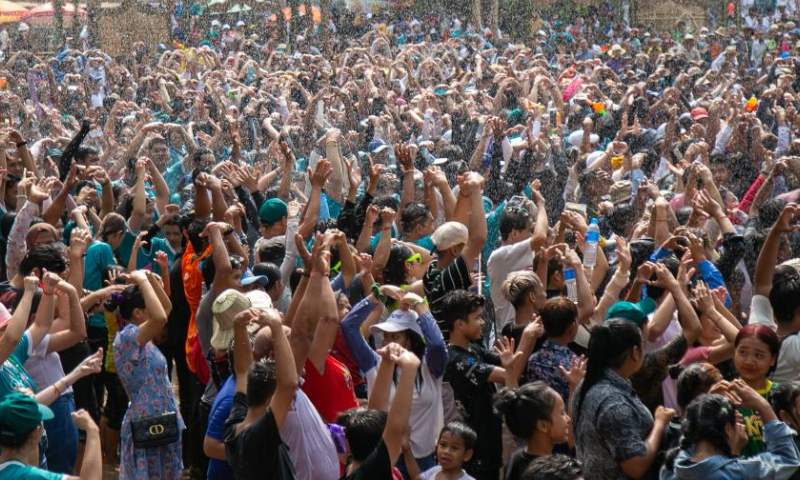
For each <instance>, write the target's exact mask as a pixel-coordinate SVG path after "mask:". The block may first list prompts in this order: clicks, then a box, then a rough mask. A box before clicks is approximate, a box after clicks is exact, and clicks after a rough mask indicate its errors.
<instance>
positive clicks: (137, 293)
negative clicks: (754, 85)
mask: <svg viewBox="0 0 800 480" xmlns="http://www.w3.org/2000/svg"><path fill="white" fill-rule="evenodd" d="M105 307H106V310H108V311H109V312H114V313H116V314H117V323H118V324H119V328H120V330H122V328H123V327H124V326H125V325H127V323H128V321H129V320H130V319H131V317H132V316H133V311H134V310H135V309H137V308H141V309H144V308H145V304H144V296H143V295H142V291H141V290H140V289H139V286H138V285H129V286H128V287H126V288H125V290H123V291H121V292H116V293H112V294H111V297H109V299H108V300H106V303H105Z"/></svg>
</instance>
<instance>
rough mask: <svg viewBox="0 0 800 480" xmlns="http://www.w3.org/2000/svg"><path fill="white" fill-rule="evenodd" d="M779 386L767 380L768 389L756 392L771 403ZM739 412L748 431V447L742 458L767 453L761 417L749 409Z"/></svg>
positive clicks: (746, 446)
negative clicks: (773, 391)
mask: <svg viewBox="0 0 800 480" xmlns="http://www.w3.org/2000/svg"><path fill="white" fill-rule="evenodd" d="M777 386H778V384H777V383H773V382H771V381H770V380H767V387H766V388H765V389H763V390H756V392H758V393H759V394H760V395H761V396H762V397H764V398H765V399H767V401H768V402H769V401H770V397H771V396H772V390H773V389H774V388H775V387H777ZM738 410H739V413H741V414H742V418H743V420H744V426H745V430H746V431H747V445H745V446H744V448H743V449H742V452H741V454H740V455H741V456H742V457H752V456H754V455H758V454H759V453H762V452H766V451H767V444H766V443H764V422H763V421H762V420H761V415H759V414H758V413H756V412H755V411H754V410H750V409H747V408H739V409H738Z"/></svg>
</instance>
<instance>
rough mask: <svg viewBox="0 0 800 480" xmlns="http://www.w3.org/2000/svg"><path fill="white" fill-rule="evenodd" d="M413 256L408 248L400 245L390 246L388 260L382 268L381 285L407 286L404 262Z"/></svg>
mask: <svg viewBox="0 0 800 480" xmlns="http://www.w3.org/2000/svg"><path fill="white" fill-rule="evenodd" d="M411 255H413V252H412V251H411V249H410V248H408V247H406V246H405V245H403V244H401V243H394V244H392V249H391V250H389V259H388V260H387V261H386V266H385V267H383V283H384V284H387V285H397V286H400V285H408V283H409V282H408V272H406V260H407V259H408V258H409V257H410V256H411Z"/></svg>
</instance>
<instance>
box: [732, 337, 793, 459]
mask: <svg viewBox="0 0 800 480" xmlns="http://www.w3.org/2000/svg"><path fill="white" fill-rule="evenodd" d="M734 346H735V348H736V350H735V352H734V355H733V364H734V366H735V367H736V371H737V372H739V375H740V376H741V378H742V380H744V382H745V383H747V385H749V386H750V387H751V388H752V389H753V390H755V391H756V392H757V393H758V394H759V395H761V396H762V397H764V398H765V399H767V400H769V399H770V398H771V396H772V390H773V389H774V388H775V387H776V386H777V384H776V383H773V382H772V381H771V380H769V378H767V377H768V376H769V374H770V373H771V372H772V370H773V369H774V368H775V364H776V362H777V360H778V352H779V351H780V346H781V343H780V339H779V338H778V335H777V334H776V333H775V332H774V331H772V330H771V329H770V328H769V327H766V326H764V325H747V326H745V327H743V328H742V329H741V330H740V331H739V334H738V335H737V336H736V342H734ZM739 413H741V414H742V417H743V420H744V425H745V427H746V432H747V445H745V447H744V448H743V449H742V455H744V456H752V455H755V454H757V453H761V452H764V451H766V448H767V446H766V443H765V442H764V436H763V428H764V420H763V419H762V418H761V416H760V415H759V413H758V412H756V411H754V410H751V409H749V408H742V407H740V408H739Z"/></svg>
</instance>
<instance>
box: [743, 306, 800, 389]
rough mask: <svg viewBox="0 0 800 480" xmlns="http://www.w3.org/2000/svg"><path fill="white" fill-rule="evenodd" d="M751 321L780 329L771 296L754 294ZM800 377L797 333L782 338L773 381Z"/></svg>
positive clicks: (799, 347)
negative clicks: (770, 301) (773, 310)
mask: <svg viewBox="0 0 800 480" xmlns="http://www.w3.org/2000/svg"><path fill="white" fill-rule="evenodd" d="M750 323H751V324H755V323H760V324H762V325H766V326H768V327H769V328H771V329H773V330H778V324H777V323H775V320H774V316H773V312H772V304H770V303H769V298H767V297H765V296H764V295H753V299H752V300H751V301H750ZM798 377H800V334H797V333H795V334H792V335H788V336H786V337H783V338H782V339H781V351H780V353H778V365H777V366H776V367H775V371H774V372H773V373H772V381H773V382H777V383H785V382H791V381H793V380H798V379H800V378H798Z"/></svg>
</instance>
